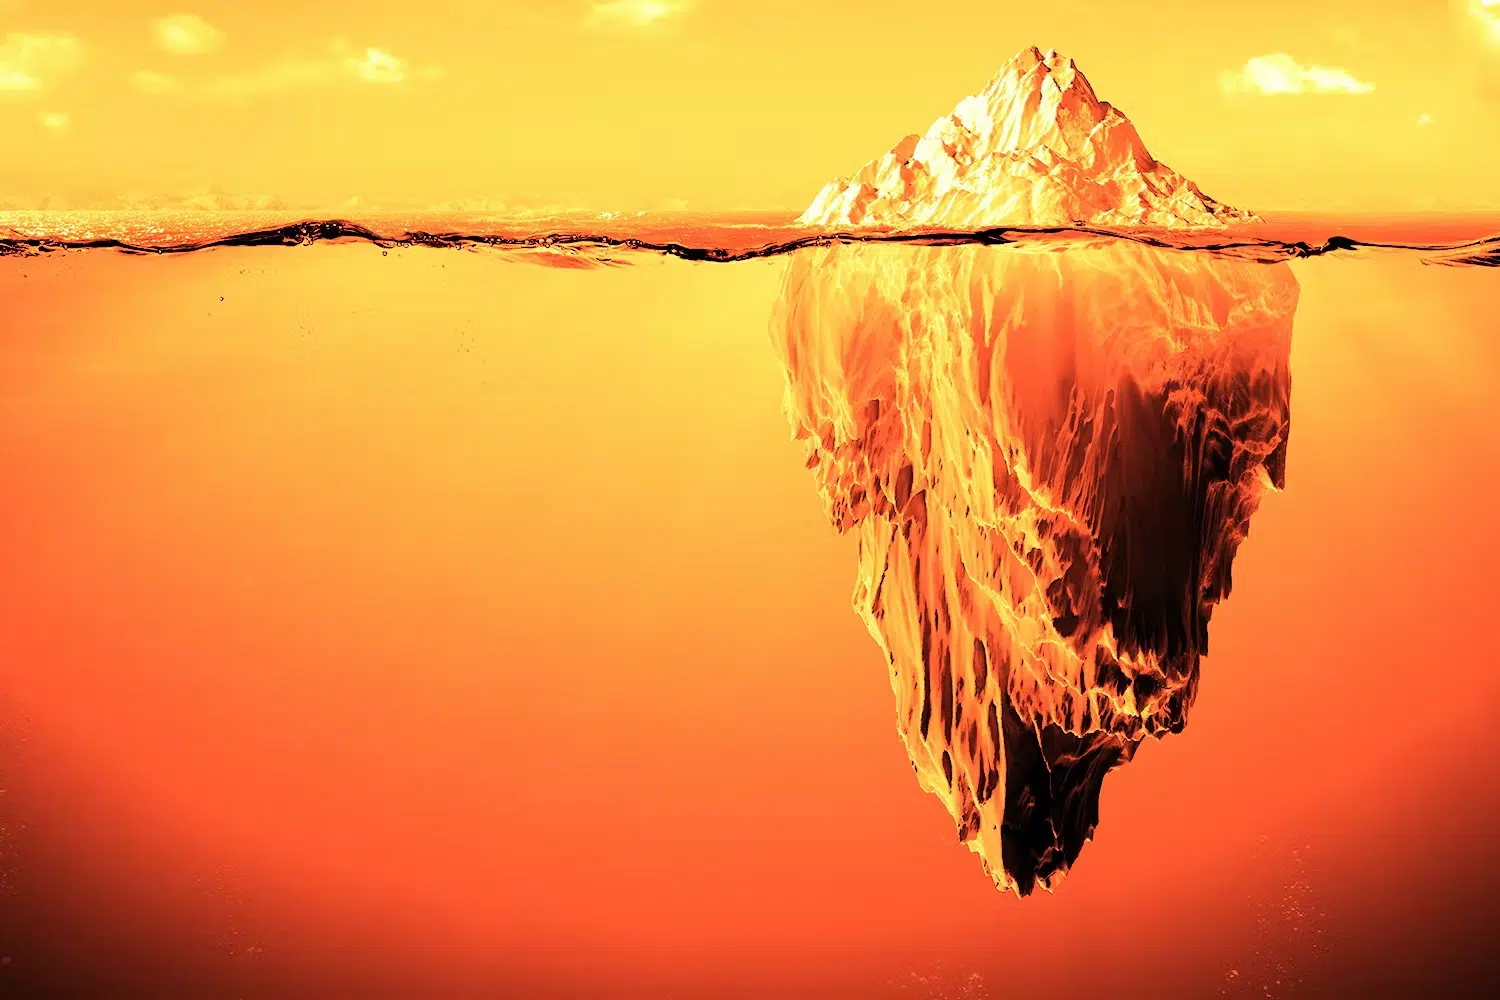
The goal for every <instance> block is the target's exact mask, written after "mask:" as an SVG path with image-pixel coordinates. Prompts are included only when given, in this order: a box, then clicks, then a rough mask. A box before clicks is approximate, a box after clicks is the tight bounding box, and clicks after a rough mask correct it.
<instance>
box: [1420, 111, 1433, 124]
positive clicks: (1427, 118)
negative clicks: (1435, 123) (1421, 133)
mask: <svg viewBox="0 0 1500 1000" xmlns="http://www.w3.org/2000/svg"><path fill="white" fill-rule="evenodd" d="M1431 124H1432V116H1431V115H1429V114H1425V113H1424V114H1420V115H1417V128H1426V127H1427V126H1429V125H1431Z"/></svg>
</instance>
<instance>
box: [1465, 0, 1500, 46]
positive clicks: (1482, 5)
mask: <svg viewBox="0 0 1500 1000" xmlns="http://www.w3.org/2000/svg"><path fill="white" fill-rule="evenodd" d="M1469 15H1470V16H1471V17H1472V18H1473V19H1474V20H1475V22H1476V23H1477V24H1478V25H1479V31H1480V34H1481V35H1483V36H1484V39H1485V40H1486V41H1488V42H1490V43H1491V44H1493V45H1500V0H1469Z"/></svg>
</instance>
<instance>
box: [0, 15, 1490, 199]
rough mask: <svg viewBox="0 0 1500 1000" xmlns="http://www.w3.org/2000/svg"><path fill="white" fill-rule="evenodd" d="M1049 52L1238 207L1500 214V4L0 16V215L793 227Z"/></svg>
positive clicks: (1175, 162)
mask: <svg viewBox="0 0 1500 1000" xmlns="http://www.w3.org/2000/svg"><path fill="white" fill-rule="evenodd" d="M1032 44H1035V45H1038V46H1040V47H1042V48H1049V47H1051V48H1056V49H1058V50H1059V51H1061V52H1063V53H1065V54H1067V55H1070V56H1072V57H1074V58H1075V59H1076V60H1077V61H1078V64H1079V66H1080V67H1081V68H1082V69H1083V71H1084V72H1085V74H1086V75H1087V76H1088V77H1089V79H1090V80H1091V81H1092V83H1093V84H1094V87H1095V89H1096V90H1097V91H1098V92H1099V95H1100V96H1101V97H1102V98H1103V99H1105V100H1107V101H1110V102H1111V103H1113V104H1115V105H1116V106H1117V107H1119V108H1120V109H1121V110H1122V111H1124V112H1125V113H1126V114H1127V115H1128V116H1129V117H1130V118H1131V119H1132V120H1133V121H1134V122H1135V123H1136V125H1137V127H1138V128H1139V130H1140V132H1141V135H1142V137H1143V138H1144V139H1145V141H1146V143H1147V145H1148V146H1149V147H1150V149H1151V151H1152V152H1153V153H1154V154H1155V155H1156V156H1157V157H1158V158H1160V159H1161V160H1163V161H1164V162H1166V163H1168V164H1169V165H1170V166H1172V167H1174V168H1176V169H1177V170H1180V171H1181V172H1183V173H1185V174H1187V175H1188V176H1189V177H1191V178H1193V179H1194V180H1196V181H1198V182H1199V184H1200V185H1202V187H1203V188H1204V189H1205V190H1206V191H1208V192H1209V193H1210V194H1212V195H1214V196H1216V197H1219V198H1222V199H1224V200H1226V201H1229V202H1231V203H1234V204H1238V205H1243V206H1246V207H1249V208H1252V209H1255V210H1261V211H1274V210H1278V209H1283V210H1343V211H1382V210H1416V209H1424V208H1436V209H1456V210H1461V209H1496V208H1500V184H1497V183H1495V181H1494V177H1495V176H1496V174H1497V171H1496V170H1495V168H1494V166H1493V164H1494V163H1495V162H1500V0H1366V2H1355V0H1254V2H1243V3H1242V2H1230V0H1225V2H1221V3H1207V2H1202V0H1197V2H1186V0H1108V2H1102V0H1073V2H1059V3H1035V2H1004V0H956V2H941V0H939V2H932V3H926V4H922V3H913V2H910V0H688V2H685V0H605V2H591V0H425V2H422V3H414V2H410V0H257V2H256V3H254V4H251V3H245V2H243V0H183V6H180V7H178V6H173V5H172V2H171V0H168V2H167V3H165V4H162V5H159V6H158V5H157V4H155V3H153V2H151V0H144V2H137V0H131V2H129V3H124V2H119V0H67V2H57V0H0V127H3V128H4V135H5V140H4V141H5V144H6V152H7V155H6V156H5V157H4V159H3V160H0V204H3V205H8V206H12V207H21V206H44V205H47V204H50V205H54V206H64V205H66V206H73V207H84V206H88V205H100V206H105V205H111V204H116V203H118V201H119V200H120V199H122V198H126V199H136V200H150V199H166V200H173V199H179V200H180V199H183V198H186V197H189V196H194V195H203V194H205V193H210V192H217V193H219V194H221V195H225V196H237V197H241V198H247V199H253V198H256V197H260V198H263V199H274V200H275V201H277V202H280V203H282V204H286V205H289V206H295V207H303V206H310V205H318V206H329V207H336V206H342V205H346V204H349V203H350V199H354V198H357V199H359V200H360V201H359V204H361V205H364V206H367V207H378V206H393V207H396V206H400V207H405V206H412V207H417V206H435V205H441V204H445V203H446V204H453V203H459V202H470V203H475V204H478V203H489V204H492V205H499V204H533V205H535V204H552V205H567V206H576V207H585V208H590V209H599V210H603V209H651V208H663V207H673V206H686V207H690V208H695V209H704V210H719V209H734V208H796V209H800V208H802V207H803V206H804V205H805V204H806V203H807V202H808V201H809V200H810V199H811V198H812V196H813V195H814V194H815V193H816V191H817V189H818V187H819V186H821V184H822V183H823V182H824V181H826V180H829V179H831V178H832V177H834V176H838V175H840V174H847V173H849V172H850V171H852V170H853V169H855V168H857V167H858V166H859V165H860V164H861V163H863V162H864V161H865V160H867V159H870V158H871V157H873V156H875V155H878V154H879V153H880V152H882V151H883V150H885V149H886V148H888V147H889V146H890V145H891V144H892V143H893V142H895V141H896V140H897V139H899V138H901V137H902V136H903V135H905V134H907V133H910V132H920V131H924V130H925V129H926V128H927V126H928V125H929V124H930V123H931V122H932V120H933V119H935V118H937V117H938V116H939V115H942V114H944V113H946V112H947V111H948V110H950V109H951V108H952V106H953V105H954V104H955V103H956V102H957V101H958V100H959V98H961V97H963V96H965V95H967V94H970V93H973V92H974V91H976V90H978V89H979V88H980V87H982V86H983V84H984V82H985V81H986V79H987V78H988V77H989V76H990V75H991V74H992V73H993V72H994V70H995V69H996V68H997V67H998V66H999V65H1000V64H1001V63H1002V62H1003V61H1004V60H1005V59H1007V58H1008V57H1009V56H1010V55H1012V54H1013V53H1014V52H1016V51H1017V50H1018V49H1021V48H1023V47H1025V46H1028V45H1032Z"/></svg>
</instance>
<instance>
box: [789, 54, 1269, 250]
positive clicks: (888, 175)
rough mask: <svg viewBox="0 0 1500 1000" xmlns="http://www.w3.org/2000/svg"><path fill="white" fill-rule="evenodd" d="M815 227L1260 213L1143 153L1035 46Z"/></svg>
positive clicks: (1158, 219)
mask: <svg viewBox="0 0 1500 1000" xmlns="http://www.w3.org/2000/svg"><path fill="white" fill-rule="evenodd" d="M797 221H798V223H799V224H800V225H804V226H815V227H823V228H827V227H865V228H880V229H906V228H918V227H932V228H944V229H983V228H987V227H995V226H1058V225H1097V226H1160V227H1170V228H1209V229H1222V228H1224V227H1225V226H1226V225H1229V224H1235V223H1246V222H1257V221H1259V219H1258V218H1257V217H1256V216H1254V215H1252V214H1250V213H1249V212H1244V211H1241V210H1239V209H1236V208H1232V207H1230V206H1228V205H1225V204H1224V203H1222V202H1220V201H1218V200H1216V199H1214V198H1211V197H1209V196H1208V195H1206V194H1204V193H1203V191H1202V190H1200V189H1199V187H1198V185H1196V184H1194V183H1193V182H1192V181H1190V180H1188V179H1187V178H1186V177H1184V176H1183V175H1181V174H1179V173H1178V172H1177V171H1175V170H1173V169H1172V168H1170V167H1168V166H1167V165H1166V164H1164V163H1160V162H1158V161H1157V160H1156V159H1155V158H1154V157H1153V156H1152V155H1151V153H1150V152H1149V151H1148V150H1147V149H1146V145H1145V143H1143V142H1142V141H1141V137H1140V135H1139V134H1138V133H1137V132H1136V129H1135V126H1134V125H1132V124H1131V123H1130V120H1129V119H1128V118H1126V117H1125V115H1124V114H1122V113H1121V112H1120V110H1119V109H1118V108H1116V107H1114V106H1113V105H1111V104H1108V103H1106V102H1104V101H1101V100H1099V98H1098V97H1097V96H1096V95H1095V94H1094V89H1093V87H1091V86H1090V85H1089V82H1088V80H1087V79H1086V78H1085V77H1084V75H1083V73H1082V72H1081V71H1080V70H1079V69H1078V67H1077V65H1075V64H1074V62H1073V60H1072V59H1068V58H1066V57H1064V56H1061V55H1059V54H1058V53H1057V52H1055V51H1053V50H1050V49H1049V50H1048V51H1046V52H1042V51H1040V50H1039V49H1037V48H1036V47H1035V46H1033V47H1032V48H1029V49H1026V50H1025V51H1022V52H1020V53H1018V54H1017V55H1016V56H1015V57H1013V58H1012V59H1011V60H1010V61H1009V62H1007V63H1006V64H1005V65H1004V66H1002V67H1001V68H1000V71H999V72H998V73H996V74H995V76H994V78H993V79H992V80H990V82H989V84H988V85H987V86H986V87H985V88H984V90H982V91H980V93H978V94H976V95H974V96H972V97H966V98H964V99H963V100H962V101H960V102H959V103H958V106H957V107H955V108H954V109H953V111H952V113H951V114H949V115H946V116H945V117H943V118H940V119H938V120H937V121H936V122H934V123H933V125H932V127H931V128H929V129H928V130H927V134H926V135H923V136H917V135H909V136H907V137H906V138H905V139H902V140H901V141H900V142H898V143H897V144H896V145H895V146H893V147H892V148H891V150H890V152H888V153H886V154H885V155H884V156H881V157H880V158H879V159H876V160H871V161H870V162H869V163H867V164H865V165H864V166H863V167H862V168H860V170H859V171H858V172H857V173H856V174H854V176H853V177H850V178H848V179H842V178H841V179H839V180H835V181H832V182H830V183H829V184H827V185H825V186H824V187H823V190H822V191H820V192H818V196H817V197H816V198H814V199H813V202H812V204H811V205H809V206H808V208H807V210H806V211H805V212H803V213H802V215H801V217H800V218H799V219H798V220H797Z"/></svg>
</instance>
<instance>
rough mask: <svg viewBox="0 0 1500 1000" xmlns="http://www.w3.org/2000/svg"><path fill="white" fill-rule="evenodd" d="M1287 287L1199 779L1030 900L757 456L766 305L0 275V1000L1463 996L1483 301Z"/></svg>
mask: <svg viewBox="0 0 1500 1000" xmlns="http://www.w3.org/2000/svg"><path fill="white" fill-rule="evenodd" d="M1293 266H1294V267H1295V269H1296V273H1297V276H1298V278H1299V280H1300V281H1301V283H1302V300H1301V306H1300V310H1299V313H1298V317H1297V325H1296V334H1295V339H1294V343H1293V360H1292V364H1293V401H1292V436H1291V448H1290V456H1289V468H1288V475H1287V481H1288V487H1287V490H1286V492H1285V493H1283V494H1279V495H1274V496H1271V497H1268V498H1267V500H1266V501H1265V502H1264V503H1263V505H1262V507H1261V510H1260V512H1259V514H1258V515H1257V516H1256V518H1255V520H1254V522H1253V525H1252V529H1251V536H1250V539H1249V540H1248V542H1247V543H1246V544H1245V546H1244V547H1243V549H1242V550H1241V553H1240V556H1239V558H1238V560H1237V562H1236V564H1235V589H1234V593H1233V594H1232V596H1231V597H1230V599H1229V600H1228V601H1227V603H1226V604H1225V605H1223V606H1222V607H1221V608H1220V609H1219V610H1218V611H1217V613H1216V615H1215V617H1214V620H1213V626H1212V633H1211V634H1212V645H1211V655H1210V656H1209V658H1208V660H1207V662H1206V663H1205V665H1204V681H1203V686H1202V689H1201V692H1200V695H1199V698H1198V703H1197V705H1196V707H1195V708H1194V711H1193V714H1192V717H1191V718H1190V721H1189V725H1188V728H1187V731H1186V732H1185V733H1183V734H1182V735H1180V736H1172V737H1169V738H1167V739H1166V740H1164V741H1162V742H1161V743H1159V744H1149V745H1147V746H1146V747H1144V748H1143V750H1142V752H1141V753H1140V755H1139V756H1138V757H1137V759H1136V760H1135V761H1134V762H1133V763H1132V764H1131V765H1129V766H1128V767H1126V768H1123V769H1121V770H1119V771H1117V772H1115V773H1114V774H1113V775H1112V776H1111V777H1110V778H1109V780H1108V781H1107V782H1106V784H1105V791H1104V796H1103V804H1102V818H1101V824H1100V829H1099V833H1098V836H1097V838H1096V841H1095V842H1094V843H1093V844H1091V845H1090V846H1089V847H1088V848H1087V849H1086V850H1085V852H1084V854H1083V856H1082V858H1081V859H1080V862H1079V864H1078V866H1077V867H1076V868H1075V869H1074V871H1073V872H1072V873H1071V874H1070V876H1069V878H1068V880H1067V882H1066V883H1065V884H1064V885H1063V887H1062V889H1061V890H1060V891H1059V892H1058V893H1057V894H1056V895H1055V896H1045V895H1043V896H1039V897H1034V898H1030V899H1027V900H1025V901H1019V900H1016V899H1014V898H1011V897H1008V896H1002V895H1001V894H999V893H998V892H996V891H995V889H994V888H993V886H992V885H991V884H990V882H989V880H988V879H987V878H985V877H984V875H983V874H982V873H981V872H980V871H979V870H978V866H977V864H976V863H975V860H974V858H973V856H972V855H970V854H969V852H968V851H966V850H965V849H963V847H962V846H961V845H959V844H958V843H957V842H956V841H955V839H954V836H953V827H952V823H951V821H950V819H949V818H948V816H947V815H946V813H945V812H944V811H943V808H942V806H941V804H940V803H939V802H938V801H937V800H936V799H934V798H932V797H931V796H928V795H926V794H925V793H923V792H922V791H921V790H920V789H919V788H918V787H917V784H916V782H915V780H914V778H913V775H912V773H911V769H910V766H909V764H908V763H907V761H906V757H905V753H904V751H903V749H902V747H901V744H900V742H899V740H898V738H897V736H896V732H895V726H894V715H893V706H892V698H891V691H890V687H889V683H888V680H887V677H886V673H885V667H884V664H883V663H882V662H881V659H880V655H879V653H878V651H877V649H876V647H875V646H874V644H873V642H872V641H871V639H870V637H869V636H868V635H867V634H866V633H865V631H864V628H863V626H862V624H861V623H860V622H859V620H858V618H857V617H856V616H855V615H854V614H853V612H852V611H851V609H850V606H849V591H850V586H851V583H852V574H853V572H854V564H853V556H854V552H853V542H852V539H849V538H841V537H838V536H837V535H835V534H834V532H833V531H832V529H831V528H829V527H828V525H827V524H826V523H825V521H824V520H823V516H822V512H821V509H820V505H819V502H818V498H817V496H816V493H815V492H814V489H813V483H812V481H811V478H810V476H809V474H808V473H807V472H806V470H804V469H803V468H802V457H803V455H802V452H801V450H800V449H799V448H798V447H796V446H794V445H793V443H792V442H791V441H790V434H789V431H788V428H787V426H786V424H785V421H784V419H783V417H782V414H781V409H780V403H781V389H782V381H781V380H782V375H781V373H780V371H779V369H778V367H777V364H776V361H775V358H774V355H773V353H772V351H771V350H770V348H769V344H768V341H767V334H766V322H767V317H768V316H769V313H770V309H771V305H772V302H773V300H774V298H775V296H776V294H777V292H778V289H779V280H780V274H781V267H782V265H781V264H780V263H779V262H777V261H774V260H771V261H754V262H749V263H743V264H733V265H691V264H686V263H681V262H675V261H649V262H645V263H643V264H641V266H637V267H630V268H623V269H619V270H594V271H563V270H552V269H547V268H541V267H533V266H526V265H522V264H514V263H506V262H503V261H500V260H497V259H494V258H492V257H485V256H481V255H475V254H465V253H458V252H445V251H435V250H402V251H392V252H391V253H390V254H389V255H386V256H383V255H382V254H381V252H380V251H379V250H378V249H375V248H372V247H368V246H327V247H314V248H307V249H293V250H221V251H213V252H210V253H205V254H197V255H191V256H187V257H182V258H175V259H154V258H152V259H141V258H128V257H121V256H114V255H105V254H75V255H67V256H52V257H43V258H37V257H26V258H12V259H8V260H3V261H0V302H3V304H4V305H3V313H0V332H3V344H0V484H3V486H4V487H5V488H6V489H7V495H8V508H7V509H8V514H7V516H6V517H4V518H3V519H0V566H3V567H4V568H5V572H4V573H3V574H0V722H3V726H4V728H3V734H4V740H5V742H4V744H3V747H0V755H3V756H0V766H3V768H4V782H3V784H0V787H3V788H4V789H5V792H4V794H3V795H0V809H3V810H4V813H3V825H4V834H3V850H4V855H5V857H4V868H5V876H4V879H3V882H0V885H3V897H0V898H3V907H4V910H3V913H0V920H3V923H0V946H3V949H4V957H5V958H8V960H9V961H8V962H6V963H5V964H3V965H0V992H3V991H4V990H5V989H8V988H13V989H14V990H15V991H16V992H17V995H38V996H41V995H63V996H88V995H93V996H101V997H102V996H111V997H125V996H142V997H145V996H153V997H155V996H162V997H168V996H171V997H176V996H193V997H205V998H206V997H229V996H244V997H257V998H259V997H266V998H273V997H275V998H280V997H365V996H370V997H374V996H391V997H397V996H400V997H421V996H431V997H448V996H476V997H478V996H485V997H492V996H528V997H529V996H538V997H545V996H579V997H585V996H588V997H600V996H628V997H636V996H640V997H645V996H653V997H655V996H662V997H665V996H674V997H678V998H688V997H694V998H696V997H705V998H707V997H715V998H717V997H732V996H744V997H752V996H754V997H760V996H839V997H883V996H892V997H896V996H900V997H938V996H944V997H955V996H976V997H977V996H989V997H996V998H998V997H1006V996H1012V995H1020V994H1021V993H1022V992H1024V991H1030V992H1031V993H1032V994H1033V995H1038V996H1056V997H1068V998H1071V997H1093V996H1174V997H1175V996H1184V997H1187V996H1215V995H1220V994H1221V992H1222V993H1223V994H1224V995H1229V996H1264V995H1271V996H1352V995H1365V996H1380V995H1389V996H1405V995H1424V994H1425V995H1435V993H1441V992H1443V991H1444V990H1447V991H1449V992H1453V991H1455V990H1457V989H1458V988H1459V987H1460V986H1462V987H1464V988H1465V989H1467V988H1468V987H1469V986H1471V985H1472V984H1473V983H1475V982H1478V981H1479V979H1480V977H1483V976H1493V975H1495V969H1496V966H1495V960H1494V959H1493V958H1492V957H1487V956H1486V949H1487V946H1488V943H1490V930H1492V928H1493V926H1495V921H1496V920H1497V919H1500V904H1497V903H1496V899H1497V898H1500V895H1497V891H1500V864H1497V862H1496V861H1495V860H1494V858H1493V856H1492V855H1493V852H1492V851H1491V850H1490V846H1491V845H1492V842H1493V835H1492V831H1493V829H1494V822H1495V821H1496V819H1497V818H1500V817H1497V811H1500V810H1497V798H1496V794H1497V791H1500V788H1497V785H1500V782H1497V779H1496V777H1495V771H1494V766H1493V763H1492V762H1493V760H1494V759H1495V755H1496V752H1497V751H1500V737H1497V736H1496V735H1495V730H1494V726H1493V722H1492V716H1493V712H1494V706H1495V705H1496V704H1497V703H1500V702H1497V698H1500V676H1497V670H1496V668H1497V666H1500V654H1497V652H1496V645H1495V642H1494V639H1493V637H1492V631H1493V628H1492V625H1493V620H1494V608H1495V594H1496V589H1495V583H1494V579H1495V571H1494V566H1495V565H1496V564H1497V561H1500V526H1497V525H1496V522H1495V519H1494V515H1493V512H1492V507H1493V498H1494V496H1495V495H1496V492H1497V489H1500V419H1497V418H1500V401H1497V397H1496V394H1495V392H1494V387H1495V386H1496V384H1497V380H1500V337H1497V334H1500V318H1497V316H1496V313H1495V311H1494V305H1493V303H1494V302H1495V299H1496V292H1497V285H1496V281H1497V276H1496V274H1495V273H1494V272H1493V271H1492V270H1486V269H1481V268H1474V269H1458V268H1445V267H1429V266H1423V265H1420V264H1418V263H1416V262H1415V261H1414V260H1413V259H1409V258H1403V257H1399V256H1376V257H1370V258H1365V259H1339V258H1323V259H1319V260H1314V261H1309V262H1299V263H1296V264H1294V265H1293ZM7 978H8V980H9V983H10V986H7V985H6V981H7ZM49 991H50V992H49ZM965 991H967V992H965ZM1265 991H1269V994H1268V993H1267V992H1265Z"/></svg>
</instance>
